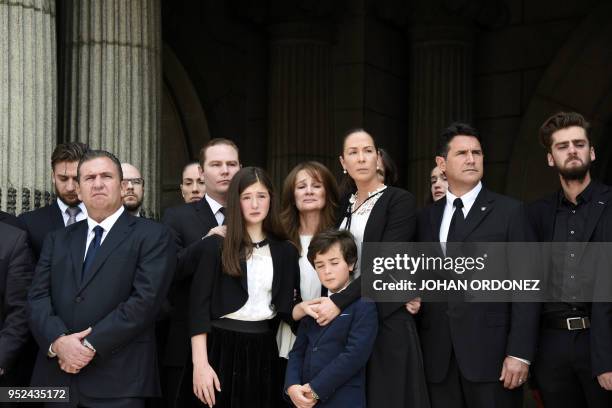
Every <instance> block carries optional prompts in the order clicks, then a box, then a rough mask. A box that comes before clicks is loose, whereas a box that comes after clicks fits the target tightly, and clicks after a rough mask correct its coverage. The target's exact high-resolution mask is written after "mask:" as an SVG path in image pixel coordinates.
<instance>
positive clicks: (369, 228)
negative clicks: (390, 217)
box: [363, 187, 391, 242]
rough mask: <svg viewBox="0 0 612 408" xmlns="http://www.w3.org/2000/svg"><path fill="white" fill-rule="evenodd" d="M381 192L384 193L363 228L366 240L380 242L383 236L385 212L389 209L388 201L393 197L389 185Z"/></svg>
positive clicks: (364, 239)
mask: <svg viewBox="0 0 612 408" xmlns="http://www.w3.org/2000/svg"><path fill="white" fill-rule="evenodd" d="M380 194H382V196H380V197H379V198H378V200H377V201H376V203H375V204H374V207H372V212H371V213H370V216H369V217H368V221H367V222H366V226H365V229H364V230H363V241H364V242H380V240H381V238H382V235H383V228H384V227H385V223H384V220H385V212H386V211H387V202H388V201H389V199H390V197H391V192H390V190H389V187H387V188H386V189H385V190H384V191H383V192H382V193H380Z"/></svg>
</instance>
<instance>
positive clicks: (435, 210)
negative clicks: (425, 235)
mask: <svg viewBox="0 0 612 408" xmlns="http://www.w3.org/2000/svg"><path fill="white" fill-rule="evenodd" d="M445 207H446V197H444V198H443V199H440V200H438V201H436V202H435V203H433V204H432V205H431V210H430V211H429V223H430V225H431V237H432V239H431V241H432V242H440V226H441V225H442V217H443V216H444V208H445Z"/></svg>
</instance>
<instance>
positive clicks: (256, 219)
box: [183, 167, 299, 408]
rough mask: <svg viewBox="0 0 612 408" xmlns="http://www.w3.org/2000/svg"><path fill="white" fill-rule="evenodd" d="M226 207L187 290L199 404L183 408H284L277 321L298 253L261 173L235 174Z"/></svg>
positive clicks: (289, 294) (284, 309) (285, 315)
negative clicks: (221, 231)
mask: <svg viewBox="0 0 612 408" xmlns="http://www.w3.org/2000/svg"><path fill="white" fill-rule="evenodd" d="M226 208H227V210H226V211H227V218H226V219H227V232H226V235H225V237H224V238H223V237H220V236H217V235H213V236H210V237H208V238H206V239H205V245H204V246H203V254H202V259H201V261H200V264H199V266H198V269H197V271H196V273H195V275H194V278H193V283H192V286H191V298H190V331H191V336H192V337H191V348H192V362H193V394H195V396H196V397H197V400H195V399H194V398H191V400H192V401H191V403H189V402H186V401H185V402H183V406H184V405H194V406H201V405H202V403H205V404H208V405H209V406H212V405H216V406H219V407H233V408H238V407H240V408H242V407H247V406H248V407H259V408H269V407H278V406H282V404H283V396H282V393H281V389H282V376H283V373H282V372H281V370H280V368H279V365H278V349H277V346H276V341H275V334H276V329H277V328H278V320H279V319H282V320H285V321H288V322H289V321H291V310H292V306H293V303H294V287H295V284H296V282H295V277H296V276H298V273H299V271H298V252H297V250H296V248H295V246H294V245H293V244H291V243H290V242H289V241H287V240H286V239H285V238H286V237H285V234H284V232H283V229H282V228H281V225H280V222H279V221H278V216H277V214H278V211H277V209H276V204H275V201H274V192H273V188H272V183H271V181H270V178H269V177H268V176H267V175H266V173H265V172H264V171H263V170H262V169H259V168H257V167H246V168H243V169H242V170H240V171H239V172H238V173H236V175H235V176H234V178H233V179H232V181H231V184H230V187H229V190H228V197H227V207H226ZM185 378H186V379H188V378H189V373H186V374H185ZM185 382H187V383H188V380H187V381H184V385H185ZM184 390H185V389H184ZM187 391H189V390H187Z"/></svg>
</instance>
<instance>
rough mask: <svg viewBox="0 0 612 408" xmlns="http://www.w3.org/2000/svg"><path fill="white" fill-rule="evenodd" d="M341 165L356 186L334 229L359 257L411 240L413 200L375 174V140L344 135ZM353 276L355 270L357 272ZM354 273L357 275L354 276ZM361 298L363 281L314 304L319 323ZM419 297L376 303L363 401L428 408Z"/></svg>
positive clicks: (364, 135) (360, 134) (362, 135)
mask: <svg viewBox="0 0 612 408" xmlns="http://www.w3.org/2000/svg"><path fill="white" fill-rule="evenodd" d="M340 163H341V165H342V168H343V169H344V174H345V175H346V176H345V177H348V178H350V179H351V180H352V181H353V182H354V183H355V187H356V188H355V190H354V191H353V192H352V194H350V195H348V196H346V197H344V199H343V200H341V202H340V207H339V217H338V221H339V222H338V227H339V228H340V229H347V230H349V231H350V232H351V233H352V234H353V235H354V236H355V241H356V243H357V248H358V254H359V257H358V259H360V257H361V247H362V243H363V242H410V241H413V240H414V238H415V232H416V205H415V200H414V197H413V196H412V195H411V194H410V193H408V192H407V191H405V190H402V189H399V188H396V187H392V186H387V185H385V184H384V183H382V182H381V180H380V179H379V177H378V174H377V171H376V170H377V169H376V168H377V166H378V167H380V164H379V154H378V150H377V148H376V144H375V142H374V138H373V137H372V136H371V135H370V134H369V133H368V132H366V131H365V130H363V129H356V130H352V131H350V132H348V133H347V134H346V136H345V137H344V142H343V149H342V154H341V155H340ZM356 272H357V274H358V273H359V270H357V271H356ZM357 274H356V275H357ZM360 296H361V279H360V278H357V279H356V280H354V281H353V282H352V283H351V284H350V285H349V286H348V287H347V288H346V289H344V290H343V291H341V292H339V293H336V294H333V295H332V296H331V297H330V300H328V301H322V302H321V304H320V305H318V306H317V309H316V312H317V316H318V318H317V323H319V324H321V325H325V324H328V323H329V322H330V321H331V320H333V319H334V318H336V316H338V315H339V314H340V312H341V310H343V309H344V308H345V307H347V305H349V304H351V302H354V301H355V299H357V298H359V297H360ZM419 307H420V301H419V300H418V299H415V300H412V301H410V302H408V303H406V304H401V303H378V304H377V309H378V321H379V330H378V336H377V338H376V343H375V345H374V350H373V352H372V356H371V357H370V360H369V363H368V369H367V383H366V388H367V400H368V406H371V407H385V408H395V407H398V408H399V407H402V408H404V407H409V408H428V407H429V397H428V395H427V386H426V383H425V377H424V369H423V359H422V355H421V348H420V343H419V337H418V334H417V329H416V325H415V322H414V318H413V316H412V314H414V313H416V312H417V311H418V309H419Z"/></svg>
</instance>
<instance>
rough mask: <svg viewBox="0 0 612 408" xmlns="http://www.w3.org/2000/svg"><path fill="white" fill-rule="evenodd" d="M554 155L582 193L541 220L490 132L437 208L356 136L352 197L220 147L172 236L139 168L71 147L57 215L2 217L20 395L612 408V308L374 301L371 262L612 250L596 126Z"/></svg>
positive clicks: (173, 402) (437, 197)
mask: <svg viewBox="0 0 612 408" xmlns="http://www.w3.org/2000/svg"><path fill="white" fill-rule="evenodd" d="M539 138H540V141H541V144H542V146H543V148H544V149H545V154H546V164H547V165H548V166H550V167H551V168H553V169H554V170H556V171H557V172H558V175H559V181H560V185H561V188H560V189H559V190H558V191H557V192H556V193H554V194H553V195H551V196H548V197H544V198H542V199H541V200H538V201H536V202H535V203H532V204H529V205H527V204H524V203H522V202H520V201H518V200H516V199H514V198H510V197H508V196H504V195H501V194H498V193H495V192H493V191H491V190H489V189H488V188H486V187H485V186H484V185H483V183H482V181H481V180H482V178H483V175H484V155H485V151H484V150H483V146H482V144H481V141H482V139H481V137H480V134H479V133H478V131H477V130H476V129H475V128H473V127H472V126H470V125H469V124H466V123H458V122H457V123H452V124H450V125H449V126H448V127H447V128H446V129H444V130H443V131H442V132H441V134H440V142H439V145H438V148H437V150H436V151H435V152H432V156H434V157H435V166H433V164H434V163H433V162H432V167H433V169H432V170H431V174H430V179H429V180H423V182H428V183H430V186H431V188H430V193H431V194H428V196H427V197H426V198H424V200H423V201H424V203H423V204H424V208H422V209H421V210H417V200H416V198H415V197H414V196H413V195H412V194H411V193H409V192H407V191H405V190H404V189H402V188H399V187H397V186H396V183H397V179H398V177H397V168H396V166H395V164H394V162H393V158H392V157H391V155H390V153H389V152H387V151H385V150H384V149H382V148H380V147H379V146H378V145H377V144H376V141H375V138H374V135H372V134H371V133H369V132H368V131H366V130H364V129H353V130H350V131H348V132H347V133H346V134H345V135H344V138H343V140H342V151H341V152H339V161H340V164H341V166H342V169H343V175H342V176H341V178H342V180H341V183H338V182H337V178H336V177H335V176H334V175H333V174H332V173H331V171H330V170H329V169H328V168H327V167H325V166H324V165H323V164H321V163H318V162H316V161H307V162H303V163H299V164H298V165H297V166H295V168H293V170H292V171H291V172H290V173H289V174H288V175H287V177H286V179H285V181H284V184H283V186H281V187H282V188H280V189H279V190H277V189H276V188H275V186H274V185H273V183H272V181H271V179H270V177H269V176H268V174H267V173H266V171H265V170H264V169H261V168H258V167H249V166H245V167H243V166H242V163H241V162H240V158H239V148H238V146H237V145H236V144H235V143H234V142H233V141H231V140H229V139H222V138H217V139H212V140H210V141H209V142H208V143H207V144H206V145H205V146H203V147H202V149H201V151H200V157H199V161H197V162H191V163H188V164H186V165H185V167H184V168H183V172H182V178H181V183H180V190H181V194H182V197H183V199H184V201H185V203H184V204H181V205H179V206H176V207H171V208H168V209H167V210H166V211H165V213H164V214H163V218H162V220H161V222H158V221H156V220H151V219H147V218H146V217H145V215H146V214H144V213H143V212H142V211H141V206H142V202H143V196H144V194H145V180H144V179H143V178H142V176H141V174H140V172H139V170H138V169H137V168H136V167H134V166H133V165H131V164H129V163H121V162H120V161H119V160H118V159H117V158H116V157H115V156H114V155H113V154H112V153H110V152H107V151H103V150H93V149H90V148H89V147H88V146H86V145H84V144H82V143H78V142H72V143H65V144H60V145H58V146H57V147H56V149H55V151H54V152H53V155H52V157H51V170H52V172H51V176H52V181H53V185H54V189H55V195H56V200H54V201H53V203H51V204H50V205H48V206H45V207H42V208H39V209H35V210H33V211H30V212H25V213H23V214H20V215H19V217H15V216H13V215H10V214H7V213H0V267H1V269H0V300H1V304H0V386H4V387H27V386H30V385H31V386H38V387H69V389H70V401H64V402H63V405H62V403H58V402H46V404H48V406H53V407H56V406H72V407H76V406H78V407H92V408H96V407H113V408H120V407H145V406H146V407H192V406H193V407H196V406H204V405H207V406H215V407H233V408H246V407H249V408H250V407H256V408H257V407H259V408H272V407H290V406H295V407H298V408H310V407H351V408H353V407H366V406H368V407H373V408H395V407H397V408H400V407H402V408H430V407H431V408H455V407H456V408H461V407H466V408H497V407H500V408H505V407H508V408H510V407H521V406H522V404H523V400H524V393H525V388H526V387H529V389H530V391H529V392H533V394H534V396H535V398H536V400H537V401H538V404H539V405H540V406H543V407H546V408H551V407H552V408H557V407H568V408H569V407H572V408H574V407H575V408H578V407H589V408H604V407H607V408H609V407H611V406H612V303H606V302H575V301H572V299H571V297H570V295H571V293H570V292H569V290H570V289H567V288H571V285H570V286H568V285H566V286H562V287H561V289H560V290H561V292H562V296H561V301H554V302H553V301H550V302H543V303H535V302H513V303H512V302H488V303H474V302H468V301H462V300H461V299H453V300H449V301H448V302H427V301H422V300H421V298H419V297H414V298H406V299H404V301H402V302H374V301H372V300H371V299H368V298H367V297H362V276H361V274H362V271H361V270H360V260H361V254H362V248H363V244H364V243H377V242H380V243H400V242H433V243H439V244H438V247H439V250H440V252H441V253H443V254H445V255H446V256H452V254H451V253H450V250H449V252H448V253H447V250H446V243H447V242H448V243H452V242H532V241H542V242H558V243H568V246H567V251H566V252H567V253H565V252H564V251H563V250H561V251H558V252H560V253H555V256H556V257H560V258H559V259H561V258H563V257H566V256H567V257H568V258H574V257H575V254H574V252H573V251H574V249H573V248H574V247H570V246H569V244H570V243H575V242H610V241H612V205H610V203H612V200H611V199H612V189H611V188H610V187H608V186H606V185H604V184H602V183H600V182H598V181H596V180H593V179H591V174H590V165H591V163H592V162H593V161H594V160H595V147H594V146H593V143H592V140H591V136H590V125H589V123H588V122H587V121H586V120H585V119H584V118H583V117H582V116H581V115H580V114H578V113H574V112H559V113H556V114H554V115H553V116H551V117H550V118H548V119H546V121H545V122H544V123H543V125H542V127H541V129H540V134H539ZM396 159H399V158H396ZM419 207H420V205H419ZM449 248H450V247H449ZM560 248H564V247H563V246H560ZM570 252H571V253H570ZM577 255H578V256H576V258H577V259H579V258H580V254H577ZM559 259H553V262H551V263H550V265H551V266H550V268H551V271H550V272H551V273H552V274H553V275H554V276H558V277H559V279H562V280H563V281H564V282H570V283H572V282H574V281H573V280H574V275H575V274H576V273H580V265H579V264H578V265H577V266H574V265H570V264H569V263H568V262H566V261H563V262H561V261H559ZM364 273H365V272H364ZM582 284H588V282H586V283H585V282H584V280H583V282H582ZM564 291H565V292H564ZM15 406H21V405H19V404H18V403H15Z"/></svg>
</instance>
